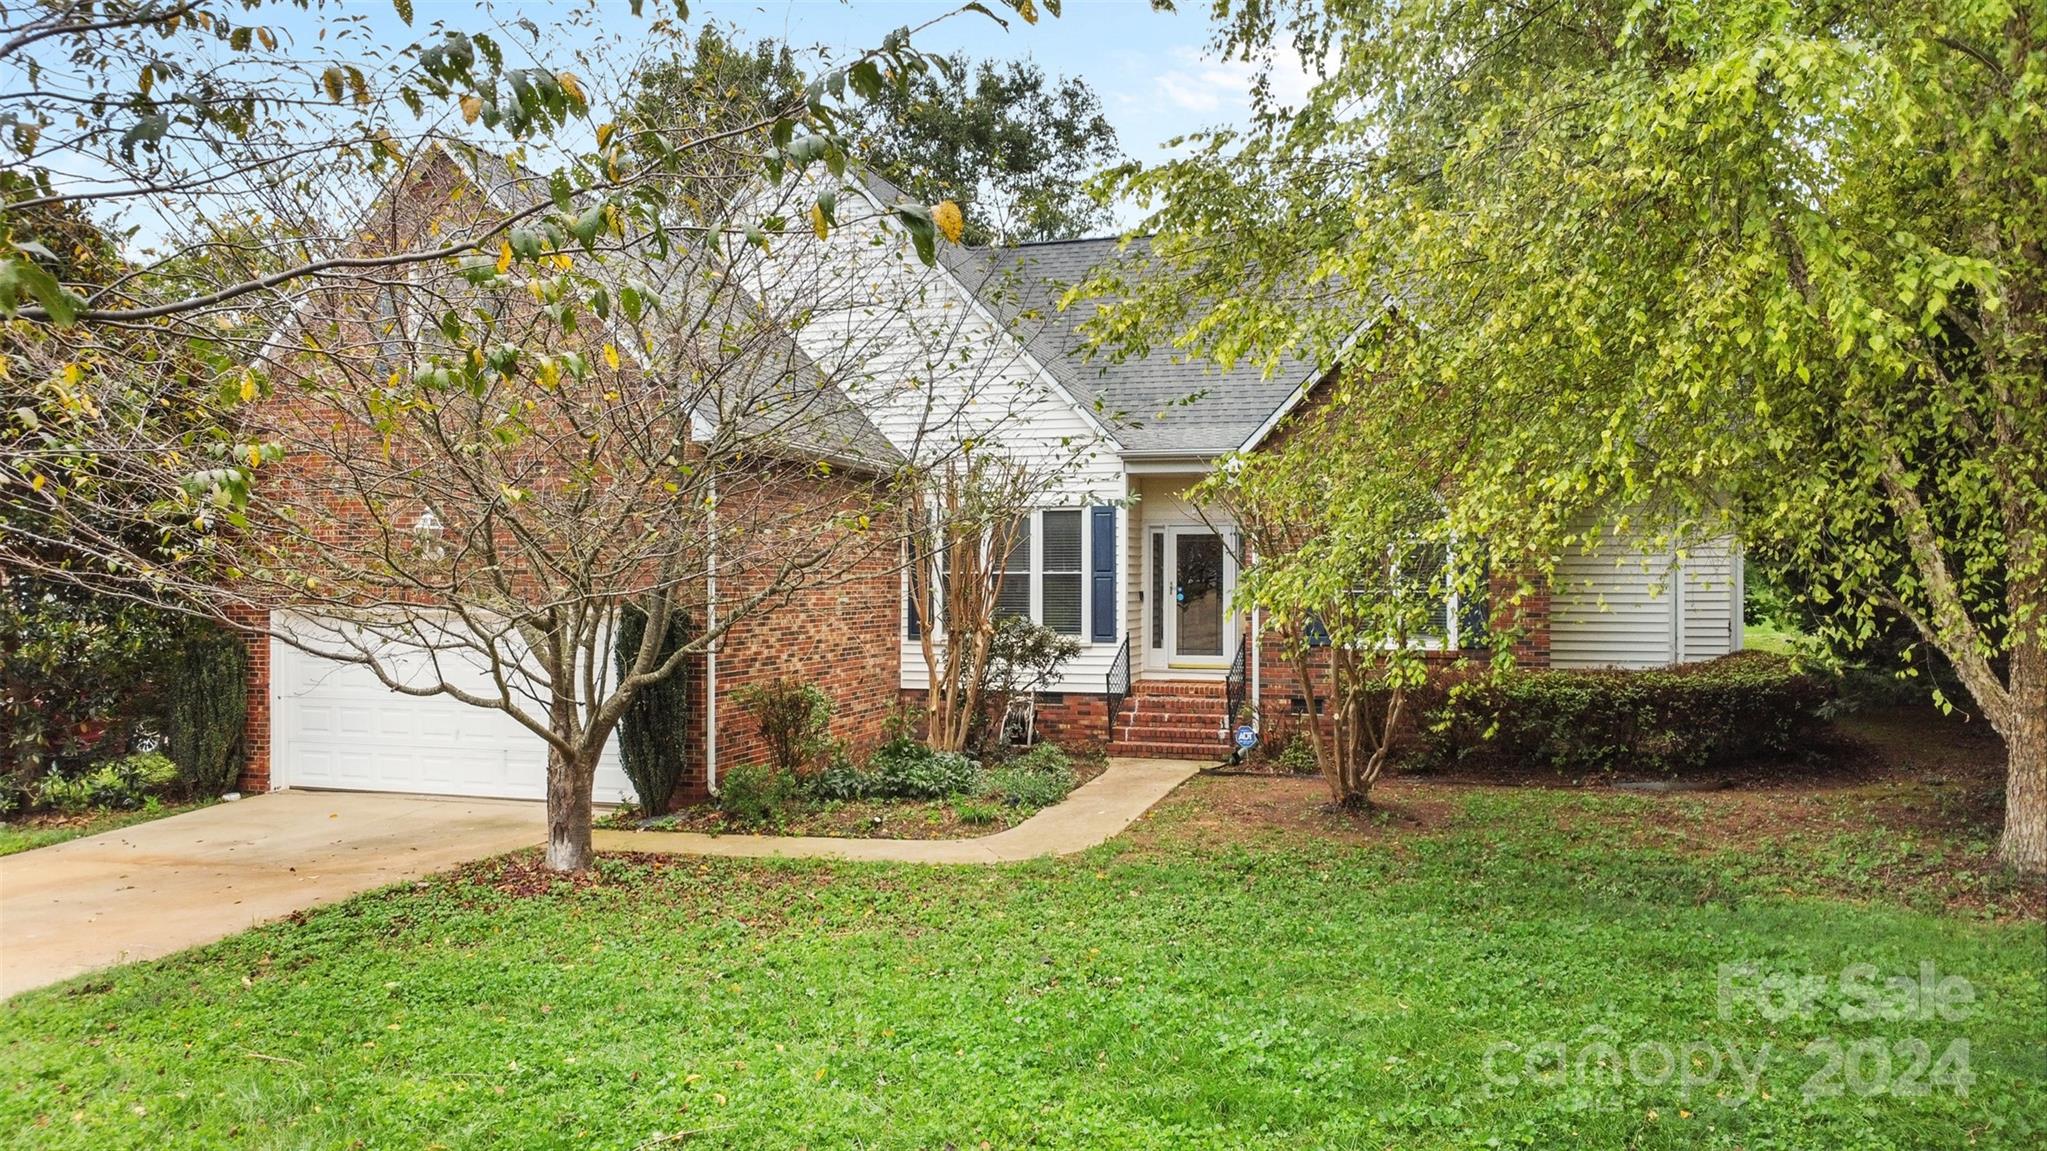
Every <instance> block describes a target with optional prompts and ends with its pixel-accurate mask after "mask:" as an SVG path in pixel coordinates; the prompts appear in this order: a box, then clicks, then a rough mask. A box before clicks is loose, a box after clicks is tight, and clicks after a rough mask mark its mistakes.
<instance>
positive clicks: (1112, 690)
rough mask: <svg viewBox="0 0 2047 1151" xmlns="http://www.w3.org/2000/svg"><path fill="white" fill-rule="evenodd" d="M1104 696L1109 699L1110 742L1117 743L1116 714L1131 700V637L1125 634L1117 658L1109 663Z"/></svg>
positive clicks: (1117, 650)
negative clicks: (1127, 700)
mask: <svg viewBox="0 0 2047 1151" xmlns="http://www.w3.org/2000/svg"><path fill="white" fill-rule="evenodd" d="M1104 686H1105V691H1104V692H1103V694H1104V695H1106V696H1108V699H1109V721H1108V722H1109V742H1111V743H1114V742H1115V741H1116V713H1117V712H1119V711H1121V710H1123V701H1124V700H1126V699H1128V698H1130V636H1129V635H1128V634H1125V635H1124V637H1123V646H1122V647H1119V648H1117V649H1116V658H1115V659H1114V660H1112V661H1110V663H1109V675H1108V682H1107V684H1106V685H1104Z"/></svg>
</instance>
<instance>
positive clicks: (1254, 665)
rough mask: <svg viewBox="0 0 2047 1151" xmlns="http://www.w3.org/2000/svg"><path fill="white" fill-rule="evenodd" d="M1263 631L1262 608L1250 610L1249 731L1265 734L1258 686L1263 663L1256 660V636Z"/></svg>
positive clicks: (1261, 698)
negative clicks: (1259, 667)
mask: <svg viewBox="0 0 2047 1151" xmlns="http://www.w3.org/2000/svg"><path fill="white" fill-rule="evenodd" d="M1264 630H1265V612H1264V609H1262V608H1255V607H1254V608H1252V609H1251V730H1252V731H1255V732H1257V733H1258V734H1259V735H1261V736H1262V735H1264V734H1265V702H1264V701H1265V693H1264V691H1263V689H1262V688H1261V686H1260V684H1259V674H1258V665H1259V664H1261V663H1263V662H1264V661H1263V660H1261V659H1259V658H1258V650H1259V648H1258V635H1259V633H1260V632H1263V631H1264Z"/></svg>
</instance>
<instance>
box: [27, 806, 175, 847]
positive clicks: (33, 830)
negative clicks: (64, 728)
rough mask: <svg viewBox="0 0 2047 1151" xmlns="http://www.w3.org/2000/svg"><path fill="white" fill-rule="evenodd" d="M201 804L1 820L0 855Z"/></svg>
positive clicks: (74, 837) (110, 828)
mask: <svg viewBox="0 0 2047 1151" xmlns="http://www.w3.org/2000/svg"><path fill="white" fill-rule="evenodd" d="M211 802H212V801H211V800H207V801H205V802H202V803H165V804H159V805H157V806H155V807H145V808H137V809H136V810H134V811H92V812H86V813H84V814H81V815H75V816H32V817H26V818H22V819H14V820H9V821H7V822H5V823H0V855H13V854H14V853H15V852H17V851H28V850H29V849H31V848H36V847H48V846H50V845H51V844H53V843H62V842H64V841H65V840H67V839H78V838H80V837H81V836H87V835H98V834H99V833H100V832H102V831H114V830H117V829H119V828H123V827H132V826H134V825H135V824H138V823H147V822H149V821H150V820H152V819H162V818H163V817H164V816H166V815H177V814H178V813H180V812H185V811H191V810H194V809H195V808H201V807H205V806H206V805H207V803H211Z"/></svg>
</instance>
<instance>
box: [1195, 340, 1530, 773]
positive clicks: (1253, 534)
mask: <svg viewBox="0 0 2047 1151" xmlns="http://www.w3.org/2000/svg"><path fill="white" fill-rule="evenodd" d="M1323 389H1324V390H1323V392H1322V394H1321V395H1319V396H1318V397H1317V401H1316V402H1315V403H1314V404H1313V405H1312V406H1310V407H1306V408H1304V409H1303V410H1302V411H1300V412H1299V413H1297V414H1296V415H1294V416H1293V417H1291V418H1290V419H1289V421H1288V422H1287V424H1286V425H1284V426H1283V427H1282V428H1281V429H1280V432H1279V435H1278V436H1277V437H1276V438H1275V442H1274V443H1272V444H1271V445H1269V446H1267V447H1263V448H1261V449H1259V450H1257V451H1253V452H1247V453H1241V454H1238V455H1233V456H1230V457H1228V458H1226V459H1225V460H1224V461H1223V462H1222V463H1221V464H1220V465H1218V466H1217V467H1216V468H1215V469H1214V470H1213V471H1211V472H1210V473H1209V475H1208V476H1206V477H1205V478H1204V479H1203V480H1202V481H1201V483H1199V484H1198V485H1196V486H1195V487H1194V488H1193V489H1192V490H1191V491H1190V492H1189V493H1188V498H1189V499H1190V500H1192V501H1197V502H1198V503H1200V504H1202V505H1206V506H1212V507H1215V508H1217V509H1219V510H1222V511H1225V512H1227V513H1228V516H1229V521H1230V523H1231V524H1233V525H1234V527H1235V530H1234V532H1232V531H1224V533H1223V535H1224V538H1225V539H1234V540H1236V541H1239V542H1238V543H1237V544H1236V546H1237V547H1238V548H1239V549H1240V554H1239V556H1238V577H1237V587H1236V591H1235V593H1234V601H1233V602H1234V605H1235V610H1238V611H1243V612H1252V611H1255V612H1257V613H1258V615H1259V618H1260V625H1261V627H1262V628H1263V630H1264V632H1265V634H1266V635H1267V636H1268V637H1270V638H1269V639H1268V641H1267V642H1273V643H1277V644H1278V645H1279V648H1280V651H1281V654H1282V656H1283V657H1284V658H1285V660H1286V662H1287V664H1288V666H1289V667H1290V668H1291V669H1292V671H1293V673H1294V676H1295V680H1296V684H1297V686H1298V689H1299V691H1300V693H1301V698H1302V699H1304V700H1306V701H1308V714H1307V716H1306V720H1305V726H1306V732H1307V735H1308V736H1309V739H1310V742H1311V743H1312V744H1313V746H1314V749H1315V763H1316V766H1317V767H1318V768H1319V769H1320V771H1321V775H1322V779H1323V782H1324V783H1326V784H1327V785H1328V788H1329V798H1330V802H1331V803H1332V804H1333V805H1335V806H1337V807H1341V808H1352V809H1355V808H1362V807H1366V806H1369V805H1370V803H1371V793H1372V787H1373V785H1374V784H1376V783H1377V782H1378V780H1379V778H1380V776H1381V775H1382V774H1383V773H1384V772H1385V769H1386V766H1387V763H1388V761H1389V759H1390V757H1391V755H1392V753H1393V751H1394V750H1395V747H1396V744H1397V738H1398V736H1399V733H1400V732H1401V731H1402V730H1403V725H1411V724H1413V723H1414V722H1415V721H1416V719H1417V717H1416V716H1415V715H1414V714H1413V709H1412V703H1411V701H1412V699H1413V696H1414V693H1415V691H1416V690H1417V689H1418V688H1420V687H1422V686H1423V685H1424V684H1426V683H1427V681H1428V677H1429V674H1430V670H1429V667H1428V662H1427V651H1428V649H1429V648H1430V647H1431V646H1441V645H1442V644H1443V643H1445V642H1447V640H1448V638H1449V624H1450V608H1451V604H1452V602H1453V601H1452V596H1453V595H1461V596H1462V597H1464V598H1465V601H1466V602H1472V597H1483V595H1484V585H1485V582H1486V572H1485V568H1484V566H1483V565H1482V564H1480V563H1476V562H1471V560H1470V559H1469V558H1468V557H1469V556H1475V555H1476V554H1478V549H1477V547H1476V546H1466V547H1465V548H1463V549H1461V550H1460V548H1459V547H1458V546H1457V545H1458V544H1459V542H1460V541H1458V540H1457V539H1456V538H1454V536H1453V534H1452V525H1451V521H1450V519H1449V517H1448V515H1447V511H1446V507H1445V503H1444V500H1443V498H1442V488H1443V484H1444V482H1445V479H1444V477H1443V476H1442V474H1441V473H1440V471H1438V470H1437V469H1436V468H1435V467H1433V466H1432V464H1431V462H1430V461H1429V460H1428V459H1427V457H1425V456H1422V455H1418V454H1414V453H1411V452H1402V451H1400V450H1399V449H1398V448H1397V447H1393V446H1391V443H1390V441H1391V439H1392V437H1391V436H1389V435H1388V434H1387V432H1388V429H1380V428H1374V427H1372V426H1371V425H1373V424H1374V423H1376V422H1377V421H1379V420H1381V419H1384V415H1383V414H1382V413H1377V412H1374V411H1372V410H1370V409H1369V408H1365V407H1362V406H1360V405H1357V404H1355V403H1354V402H1353V399H1352V395H1351V393H1350V390H1349V388H1348V387H1347V386H1346V385H1345V384H1344V383H1343V382H1342V381H1341V380H1336V381H1332V382H1330V383H1326V384H1324V385H1323ZM1463 542H1465V543H1466V544H1467V545H1469V541H1463ZM1491 638H1492V641H1493V642H1494V644H1495V645H1496V648H1495V650H1496V652H1498V653H1500V654H1501V655H1502V656H1506V655H1507V653H1509V652H1510V650H1511V649H1510V648H1509V646H1508V644H1509V642H1510V641H1511V636H1510V635H1509V634H1508V633H1507V632H1506V631H1504V630H1501V631H1500V632H1498V633H1497V634H1495V635H1493V636H1492V637H1491ZM1474 646H1475V645H1474ZM1509 658H1510V657H1509Z"/></svg>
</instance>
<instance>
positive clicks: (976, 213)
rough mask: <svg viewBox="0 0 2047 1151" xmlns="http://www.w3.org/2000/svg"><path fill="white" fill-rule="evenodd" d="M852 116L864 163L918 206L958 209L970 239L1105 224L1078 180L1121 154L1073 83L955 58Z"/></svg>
mask: <svg viewBox="0 0 2047 1151" xmlns="http://www.w3.org/2000/svg"><path fill="white" fill-rule="evenodd" d="M860 120H861V123H860V128H859V130H858V131H857V133H856V135H855V140H856V146H857V147H858V148H859V149H860V151H861V153H862V155H864V157H865V158H866V159H867V161H868V162H869V163H871V164H873V165H874V167H875V170H877V171H879V172H881V173H882V174H883V175H885V176H887V177H888V178H889V179H890V180H893V181H894V182H895V183H896V184H898V185H900V186H901V187H902V188H903V190H905V191H907V192H909V193H910V194H911V195H912V196H915V197H917V198H918V199H920V200H927V201H931V202H937V201H941V200H951V201H953V202H955V203H957V204H959V205H960V207H961V209H962V210H964V211H965V213H966V224H967V226H966V242H967V243H969V244H989V243H996V244H1014V243H1021V242H1028V241H1032V240H1067V239H1072V238H1074V237H1076V236H1084V235H1086V234H1088V233H1090V232H1097V231H1100V230H1101V229H1103V228H1106V227H1107V226H1108V225H1109V223H1110V220H1111V216H1110V211H1109V203H1108V201H1107V200H1102V199H1097V198H1095V197H1094V196H1093V195H1091V194H1090V193H1089V192H1088V190H1087V186H1086V181H1087V178H1088V177H1089V176H1090V175H1092V174H1093V173H1095V172H1096V171H1099V170H1100V169H1102V168H1104V167H1106V166H1108V165H1110V164H1113V163H1115V162H1117V161H1118V160H1120V159H1121V158H1122V153H1121V150H1120V149H1119V148H1118V147H1117V143H1116V129H1115V128H1114V127H1113V126H1111V125H1110V123H1109V120H1108V117H1106V116H1104V115H1103V114H1102V101H1101V98H1100V97H1099V96H1097V95H1095V92H1094V89H1092V88H1090V87H1089V86H1088V84H1087V81H1085V80H1083V79H1080V78H1079V77H1072V76H1060V77H1056V78H1055V77H1050V76H1047V75H1046V74H1045V70H1044V68H1042V67H1040V66H1039V65H1038V64H1037V63H1036V62H1035V61H1032V60H1002V61H996V60H983V61H980V62H978V63H974V62H971V61H969V60H968V59H967V57H966V56H965V55H964V54H955V55H953V56H951V57H950V58H947V59H945V60H943V61H942V62H940V64H939V66H937V67H934V68H932V69H930V70H928V71H926V72H923V73H921V74H920V75H918V76H917V77H916V78H914V79H912V80H911V81H910V82H909V83H908V84H905V85H903V86H901V87H898V88H892V89H890V90H888V91H887V92H884V93H883V94H882V96H881V98H880V99H878V100H876V101H874V102H873V103H870V104H867V105H864V106H863V107H862V109H861V114H860Z"/></svg>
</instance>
